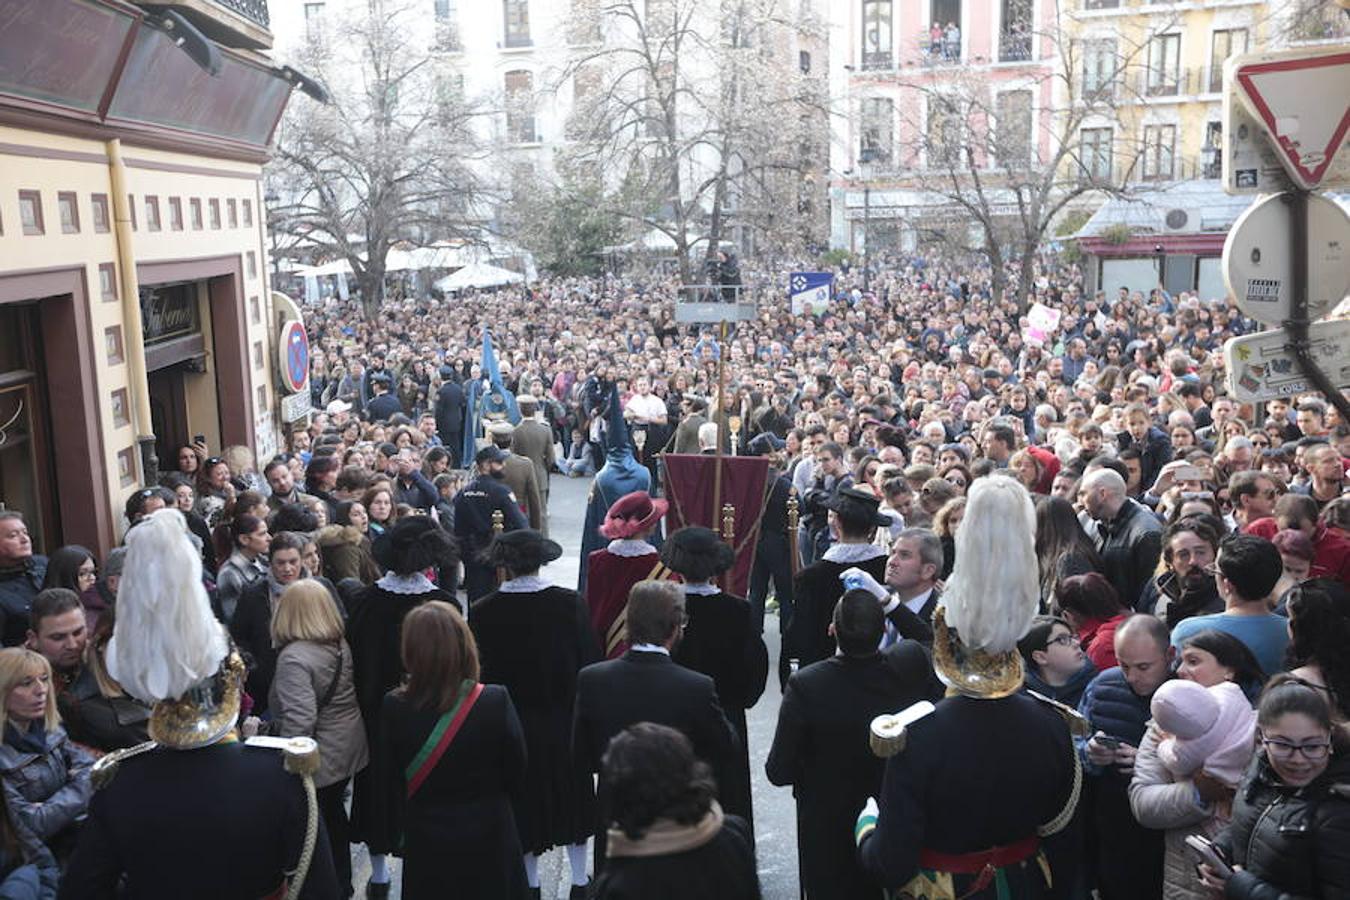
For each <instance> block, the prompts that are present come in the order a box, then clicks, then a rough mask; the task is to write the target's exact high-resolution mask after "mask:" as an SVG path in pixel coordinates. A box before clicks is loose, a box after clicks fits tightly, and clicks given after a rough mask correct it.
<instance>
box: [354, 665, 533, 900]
mask: <svg viewBox="0 0 1350 900" xmlns="http://www.w3.org/2000/svg"><path fill="white" fill-rule="evenodd" d="M440 717H441V714H440V713H438V712H437V711H436V710H434V709H420V708H418V707H415V706H413V705H411V704H410V703H408V702H407V701H406V700H404V699H403V698H402V697H399V696H398V695H397V694H389V695H387V696H386V697H385V700H384V705H383V709H382V710H381V712H380V718H379V729H380V741H379V743H377V744H375V745H373V752H372V757H371V764H370V767H369V768H370V769H371V770H372V771H373V772H374V778H373V779H372V780H373V782H374V785H375V787H376V790H375V792H374V798H373V804H374V805H373V807H372V814H371V819H372V823H371V824H372V833H373V835H374V837H373V840H374V842H375V843H374V845H373V846H380V847H385V848H398V849H399V851H400V854H401V855H402V857H403V894H402V897H403V900H442V898H444V897H455V898H456V900H474V898H481V900H524V898H525V897H526V896H527V893H528V887H527V885H526V883H525V862H524V860H523V858H522V856H521V848H520V838H519V836H518V834H517V831H516V819H515V815H514V813H513V812H512V810H513V808H515V807H516V806H519V805H520V800H521V798H520V796H519V794H520V791H521V789H522V786H523V785H524V781H525V735H524V733H523V732H522V731H521V728H520V719H518V718H517V717H516V711H515V707H514V706H512V704H511V697H510V695H509V694H508V693H507V692H506V689H505V688H503V687H501V686H500V685H495V684H492V685H484V687H483V693H482V695H481V696H480V697H479V698H478V702H477V703H476V704H474V707H473V709H472V710H470V712H469V714H468V716H467V717H466V718H465V719H464V725H463V727H461V728H460V730H459V733H458V734H457V735H455V738H454V740H453V741H451V742H450V746H449V747H448V748H447V749H446V751H445V754H444V755H443V756H442V757H441V758H440V761H439V762H437V763H436V766H435V768H433V769H432V770H431V774H430V775H428V776H427V778H426V780H425V781H424V782H423V783H422V787H421V789H420V790H419V791H418V792H417V794H416V795H414V796H413V798H412V799H411V800H408V799H406V794H407V778H406V770H407V767H408V765H409V764H410V763H411V762H412V761H413V759H414V758H415V757H416V756H417V754H418V751H419V750H421V749H422V746H423V745H424V744H425V743H426V741H427V737H428V736H429V735H430V734H431V731H432V729H433V728H435V726H436V722H437V720H438V719H440Z"/></svg>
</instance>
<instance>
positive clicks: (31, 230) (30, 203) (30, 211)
mask: <svg viewBox="0 0 1350 900" xmlns="http://www.w3.org/2000/svg"><path fill="white" fill-rule="evenodd" d="M19 222H20V223H22V224H23V233H24V234H29V235H39V234H45V233H46V229H45V228H44V227H43V224H42V194H40V193H39V192H37V191H19Z"/></svg>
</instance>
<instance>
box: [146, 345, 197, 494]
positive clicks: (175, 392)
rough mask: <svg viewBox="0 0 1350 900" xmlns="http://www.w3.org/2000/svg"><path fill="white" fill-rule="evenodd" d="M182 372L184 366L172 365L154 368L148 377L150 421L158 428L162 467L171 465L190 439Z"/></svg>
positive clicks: (158, 444)
mask: <svg viewBox="0 0 1350 900" xmlns="http://www.w3.org/2000/svg"><path fill="white" fill-rule="evenodd" d="M183 376H184V370H183V366H182V365H172V366H169V367H167V368H164V369H160V370H159V371H157V372H151V373H150V376H149V379H148V381H149V385H150V422H151V424H152V427H153V428H154V431H155V455H156V456H158V457H159V466H160V471H168V470H170V469H172V468H173V467H174V461H175V460H176V459H177V457H178V448H179V447H181V446H183V445H184V444H187V443H189V441H190V440H191V436H190V435H189V434H188V417H187V391H186V390H185V388H184V385H183Z"/></svg>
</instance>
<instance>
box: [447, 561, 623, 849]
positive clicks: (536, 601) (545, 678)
mask: <svg viewBox="0 0 1350 900" xmlns="http://www.w3.org/2000/svg"><path fill="white" fill-rule="evenodd" d="M470 612H471V614H470V616H469V623H470V625H471V626H472V628H473V633H474V636H475V638H476V639H477V641H478V655H479V662H480V664H481V666H482V675H481V678H482V681H483V682H484V683H485V684H500V685H503V686H504V687H505V688H506V689H507V690H508V691H510V692H511V700H512V702H513V703H515V706H516V713H517V714H518V715H519V716H520V723H521V726H522V727H523V728H524V730H525V743H526V745H527V747H528V748H529V754H528V760H529V763H528V765H527V767H526V769H525V788H524V791H523V792H522V803H521V804H520V805H519V806H517V807H516V810H515V815H516V824H517V825H518V826H519V828H520V843H521V845H522V846H523V847H524V848H525V850H526V852H529V853H536V854H537V853H543V852H544V851H546V850H548V849H549V848H550V847H558V846H564V845H567V844H575V843H582V842H584V841H585V840H586V838H588V837H590V835H591V833H592V832H593V831H594V828H595V821H596V809H595V789H594V786H593V785H592V782H591V777H590V775H588V774H586V773H585V772H583V771H581V769H580V768H579V767H578V766H576V765H574V764H573V761H572V746H571V745H572V706H573V703H574V701H575V700H576V684H577V673H578V672H579V671H580V670H581V667H582V666H587V665H590V664H591V663H593V662H596V661H598V660H599V659H600V649H599V647H598V645H597V644H596V641H595V635H594V633H593V632H592V631H591V627H590V618H589V616H588V615H587V612H586V607H585V604H584V603H582V600H581V597H580V596H579V595H578V594H577V593H576V591H569V590H567V589H566V588H561V587H552V586H550V587H547V588H544V589H543V590H540V591H533V592H530V593H514V592H507V591H494V592H492V593H491V594H488V595H487V596H486V597H484V598H483V599H481V600H479V601H478V602H477V603H475V604H474V605H473V609H472V610H471V611H470Z"/></svg>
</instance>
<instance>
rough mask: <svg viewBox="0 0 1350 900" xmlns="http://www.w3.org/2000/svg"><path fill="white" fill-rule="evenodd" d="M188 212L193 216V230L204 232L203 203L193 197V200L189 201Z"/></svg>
mask: <svg viewBox="0 0 1350 900" xmlns="http://www.w3.org/2000/svg"><path fill="white" fill-rule="evenodd" d="M188 210H189V212H190V214H191V216H192V230H193V231H201V230H202V201H201V200H200V199H199V198H197V197H193V198H192V199H191V200H189V201H188Z"/></svg>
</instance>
